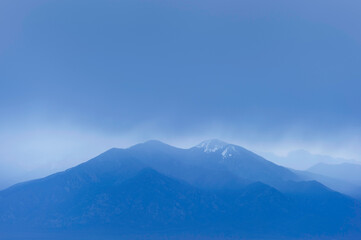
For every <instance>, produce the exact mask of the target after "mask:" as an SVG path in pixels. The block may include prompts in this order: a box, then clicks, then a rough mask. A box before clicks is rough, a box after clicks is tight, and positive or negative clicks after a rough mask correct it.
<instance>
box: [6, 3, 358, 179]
mask: <svg viewBox="0 0 361 240" xmlns="http://www.w3.org/2000/svg"><path fill="white" fill-rule="evenodd" d="M360 9H361V2H360V1H358V0H357V1H356V0H355V1H348V0H343V1H335V0H327V1H326V0H323V1H320V0H312V1H311V0H310V1H304V0H302V1H301V0H299V1H298V0H296V1H289V0H285V1H281V0H274V1H268V0H246V1H239V0H222V1H214V0H207V1H205V0H204V1H203V0H199V1H195V0H189V1H187V0H186V1H178V0H177V1H176V0H169V1H166V0H164V1H160V0H153V1H152V0H98V1H94V0H89V1H74V0H62V1H55V0H32V1H25V0H2V1H1V2H0V34H1V35H0V133H1V134H0V169H3V171H6V172H7V173H8V174H9V175H11V174H12V173H13V172H16V171H17V172H19V171H37V169H39V168H40V169H45V170H44V172H49V171H50V170H49V169H61V168H66V167H69V166H72V165H74V164H76V163H79V162H82V161H85V160H87V159H89V158H90V157H93V156H94V155H97V154H99V153H101V152H102V151H104V150H106V149H108V148H111V147H127V146H129V145H132V144H134V143H137V142H141V141H145V140H148V139H160V140H163V141H165V142H168V143H171V144H174V145H176V146H180V147H189V146H192V145H193V144H196V143H198V142H199V141H201V140H203V139H205V138H220V139H224V140H226V141H231V142H234V143H237V144H241V145H243V146H245V147H248V148H250V149H251V150H255V151H271V152H275V153H278V154H286V153H287V152H288V151H292V150H295V149H306V150H308V151H311V152H314V153H322V154H327V155H331V156H336V157H345V158H353V159H358V160H360V159H361V157H360V156H361V107H360V103H361V93H360V92H361V28H360V25H361V14H360ZM4 169H5V170H4ZM10 169H12V170H10ZM41 171H43V170H41ZM0 174H1V173H0Z"/></svg>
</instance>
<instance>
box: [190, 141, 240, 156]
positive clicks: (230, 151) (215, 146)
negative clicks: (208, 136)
mask: <svg viewBox="0 0 361 240" xmlns="http://www.w3.org/2000/svg"><path fill="white" fill-rule="evenodd" d="M196 148H199V149H202V150H203V151H204V152H206V153H214V152H219V153H220V154H221V155H222V157H223V158H229V157H232V156H233V155H235V153H236V152H237V149H236V146H235V145H232V144H229V143H226V142H223V141H220V140H218V139H212V140H207V141H203V142H201V143H200V144H198V145H197V146H196Z"/></svg>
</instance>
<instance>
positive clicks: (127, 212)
mask: <svg viewBox="0 0 361 240" xmlns="http://www.w3.org/2000/svg"><path fill="white" fill-rule="evenodd" d="M360 210H361V205H360V202H359V201H358V200H355V199H353V198H351V197H348V196H345V195H342V194H340V193H338V192H336V191H334V190H332V189H330V188H328V187H325V186H324V185H322V184H321V183H319V182H316V181H308V180H305V178H304V176H302V175H301V174H298V173H297V172H294V171H291V170H289V169H287V168H284V167H282V166H279V165H276V164H274V163H272V162H269V161H267V160H266V159H264V158H262V157H260V156H258V155H256V154H254V153H252V152H250V151H248V150H246V149H244V148H242V147H240V146H237V145H233V144H228V143H225V142H222V141H219V140H208V141H204V142H202V143H201V144H199V145H197V146H195V147H192V148H189V149H180V148H176V147H172V146H170V145H167V144H164V143H162V142H159V141H148V142H145V143H141V144H137V145H135V146H133V147H130V148H127V149H117V148H113V149H110V150H108V151H106V152H104V153H102V154H100V155H99V156H97V157H95V158H93V159H91V160H89V161H87V162H85V163H83V164H80V165H78V166H75V167H73V168H70V169H68V170H66V171H63V172H59V173H56V174H53V175H50V176H48V177H45V178H41V179H37V180H32V181H28V182H24V183H20V184H16V185H14V186H12V187H10V188H8V189H6V190H3V191H1V192H0V230H1V231H2V232H4V233H5V234H6V236H7V237H8V238H9V239H31V238H32V237H34V236H39V235H41V236H43V237H44V238H47V237H48V238H49V237H51V236H53V237H54V233H57V234H56V235H55V236H56V237H59V239H61V237H66V238H69V239H71V238H72V237H74V239H77V238H79V237H80V238H84V239H86V238H88V237H90V236H91V237H93V238H95V236H99V239H105V238H104V236H106V235H107V234H108V236H109V239H111V238H114V237H116V236H119V237H123V238H124V239H127V238H129V239H136V238H137V237H141V236H143V237H145V236H147V237H154V239H156V238H157V237H161V236H162V234H164V236H173V237H175V238H176V239H184V238H185V237H184V236H187V237H186V238H187V239H202V238H208V239H218V238H223V239H228V238H229V239H232V237H233V238H237V237H238V238H239V237H247V238H250V239H251V238H260V237H261V238H264V239H268V238H270V239H273V238H275V237H279V238H282V237H283V238H286V239H291V238H303V237H306V236H308V237H315V239H318V238H319V239H327V237H338V238H339V239H341V237H345V238H344V239H352V238H353V239H356V238H357V237H358V236H361V235H360V231H359V230H360V226H361V222H360V220H359V219H360V218H359V217H360V216H359V211H360ZM104 234H105V235H104ZM60 236H61V237H60ZM346 237H348V238H346Z"/></svg>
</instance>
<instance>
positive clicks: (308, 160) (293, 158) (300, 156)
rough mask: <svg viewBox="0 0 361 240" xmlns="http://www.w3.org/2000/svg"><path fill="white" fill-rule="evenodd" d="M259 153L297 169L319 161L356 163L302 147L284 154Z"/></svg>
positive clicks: (305, 168)
mask: <svg viewBox="0 0 361 240" xmlns="http://www.w3.org/2000/svg"><path fill="white" fill-rule="evenodd" d="M261 155H262V156H264V157H265V158H267V159H268V160H270V161H272V162H274V163H276V164H279V165H282V166H285V167H288V168H292V169H297V170H307V169H309V168H311V167H312V166H314V165H316V164H319V163H325V164H340V163H345V162H348V163H357V161H356V160H353V159H345V158H336V157H332V156H328V155H322V154H312V153H310V152H308V151H306V150H302V149H300V150H295V151H291V152H289V153H288V154H287V155H286V156H279V155H276V154H274V153H269V152H263V153H261Z"/></svg>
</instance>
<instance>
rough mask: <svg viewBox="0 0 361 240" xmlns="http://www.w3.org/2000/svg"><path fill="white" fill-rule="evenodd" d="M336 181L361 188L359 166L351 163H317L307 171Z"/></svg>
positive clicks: (360, 168)
mask: <svg viewBox="0 0 361 240" xmlns="http://www.w3.org/2000/svg"><path fill="white" fill-rule="evenodd" d="M307 171H308V172H311V173H316V174H320V175H324V176H328V177H332V178H336V179H341V180H344V181H347V182H350V183H353V184H358V185H360V186H361V165H360V164H352V163H341V164H326V163H318V164H316V165H314V166H312V167H311V168H309V169H308V170H307Z"/></svg>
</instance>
